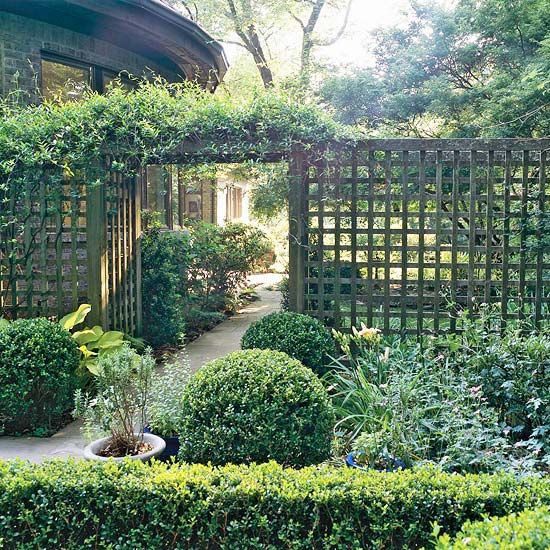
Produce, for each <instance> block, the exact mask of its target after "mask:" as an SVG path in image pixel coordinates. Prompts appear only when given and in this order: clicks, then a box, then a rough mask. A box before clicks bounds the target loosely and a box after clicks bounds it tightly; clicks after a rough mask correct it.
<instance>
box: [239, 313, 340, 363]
mask: <svg viewBox="0 0 550 550" xmlns="http://www.w3.org/2000/svg"><path fill="white" fill-rule="evenodd" d="M241 347H242V348H243V349H251V348H258V349H273V350H277V351H284V352H285V353H287V354H288V355H290V356H291V357H294V358H295V359H298V361H300V362H302V363H303V364H304V365H305V366H306V367H309V368H310V369H313V370H314V371H315V372H317V373H319V374H320V373H322V372H324V370H325V366H326V365H327V364H328V363H329V362H330V361H331V359H330V357H331V356H332V357H334V356H335V355H336V347H335V345H334V340H333V338H332V336H331V335H330V333H329V332H328V330H327V329H326V328H325V327H324V326H323V324H322V323H321V322H320V321H318V320H317V319H314V318H313V317H310V316H309V315H302V314H300V313H293V312H275V313H270V314H269V315H266V316H265V317H262V318H261V319H260V320H259V321H256V322H255V323H252V325H251V326H250V327H249V328H248V330H247V331H246V332H245V334H244V336H243V338H242V341H241Z"/></svg>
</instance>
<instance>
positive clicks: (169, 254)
mask: <svg viewBox="0 0 550 550" xmlns="http://www.w3.org/2000/svg"><path fill="white" fill-rule="evenodd" d="M188 243H189V241H188V236H187V235H186V233H184V232H178V233H176V232H162V231H161V230H160V227H159V225H158V224H155V223H154V222H151V223H150V225H149V227H148V229H147V230H146V231H145V232H144V233H143V237H142V269H143V278H142V292H143V335H144V337H145V339H146V340H147V341H148V342H149V343H150V344H151V345H152V346H154V347H159V346H162V345H165V344H174V343H176V341H177V340H178V337H179V336H180V335H182V334H183V333H184V332H185V310H184V305H183V302H182V300H183V296H184V293H185V288H184V286H183V280H184V277H183V273H184V270H185V267H186V265H187V264H188V261H189V260H188V250H189V246H188Z"/></svg>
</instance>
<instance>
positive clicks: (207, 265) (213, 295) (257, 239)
mask: <svg viewBox="0 0 550 550" xmlns="http://www.w3.org/2000/svg"><path fill="white" fill-rule="evenodd" d="M189 231H190V238H191V246H192V252H191V256H192V259H191V264H190V266H189V270H188V279H189V286H190V289H191V291H192V292H194V294H195V295H196V296H197V297H198V298H199V303H200V304H201V305H202V306H203V307H206V308H208V307H209V306H210V305H211V303H212V301H213V300H214V301H215V300H216V299H219V298H220V297H221V298H222V299H223V298H224V297H225V296H231V295H234V294H235V293H236V291H237V290H238V288H239V287H240V286H241V285H243V284H244V283H245V282H246V276H247V275H248V274H249V273H251V272H252V271H253V270H254V268H255V267H256V266H258V265H259V263H260V262H261V260H262V258H263V257H264V255H265V254H267V253H268V252H269V250H270V244H269V241H268V239H267V237H266V236H265V234H264V233H263V232H262V231H260V230H259V229H256V228H255V227H253V226H250V225H245V224H242V223H230V224H227V225H225V226H223V227H220V226H217V225H213V224H208V223H204V222H200V223H194V224H192V225H190V227H189Z"/></svg>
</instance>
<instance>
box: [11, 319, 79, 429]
mask: <svg viewBox="0 0 550 550" xmlns="http://www.w3.org/2000/svg"><path fill="white" fill-rule="evenodd" d="M79 361H80V352H79V350H78V347H77V345H76V343H75V341H74V340H73V339H72V337H71V335H70V334H69V333H68V332H67V331H66V330H64V329H63V328H61V326H60V325H59V324H57V323H52V322H50V321H48V320H47V319H29V320H19V321H15V322H14V323H11V324H10V326H9V327H6V328H5V329H4V330H1V331H0V429H1V431H2V432H3V433H5V434H16V433H23V432H30V433H32V434H34V435H47V434H50V433H52V432H53V431H55V430H56V429H57V428H59V427H60V426H61V424H62V422H63V420H64V418H66V416H65V415H66V413H67V411H68V410H70V408H71V406H72V403H73V396H74V390H75V388H76V386H77V380H78V379H77V375H76V369H77V367H78V364H79Z"/></svg>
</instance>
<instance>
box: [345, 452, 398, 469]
mask: <svg viewBox="0 0 550 550" xmlns="http://www.w3.org/2000/svg"><path fill="white" fill-rule="evenodd" d="M355 454H356V453H355V452H352V453H349V454H348V455H347V456H346V466H348V468H357V469H358V470H364V471H367V470H370V469H371V468H368V467H367V466H363V465H362V464H358V463H357V462H356V461H355ZM389 461H390V463H389V464H388V465H387V466H386V468H384V471H386V472H395V471H396V470H405V469H406V468H407V466H406V464H405V463H404V462H403V461H402V460H401V459H400V458H393V457H391V458H390V459H389Z"/></svg>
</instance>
